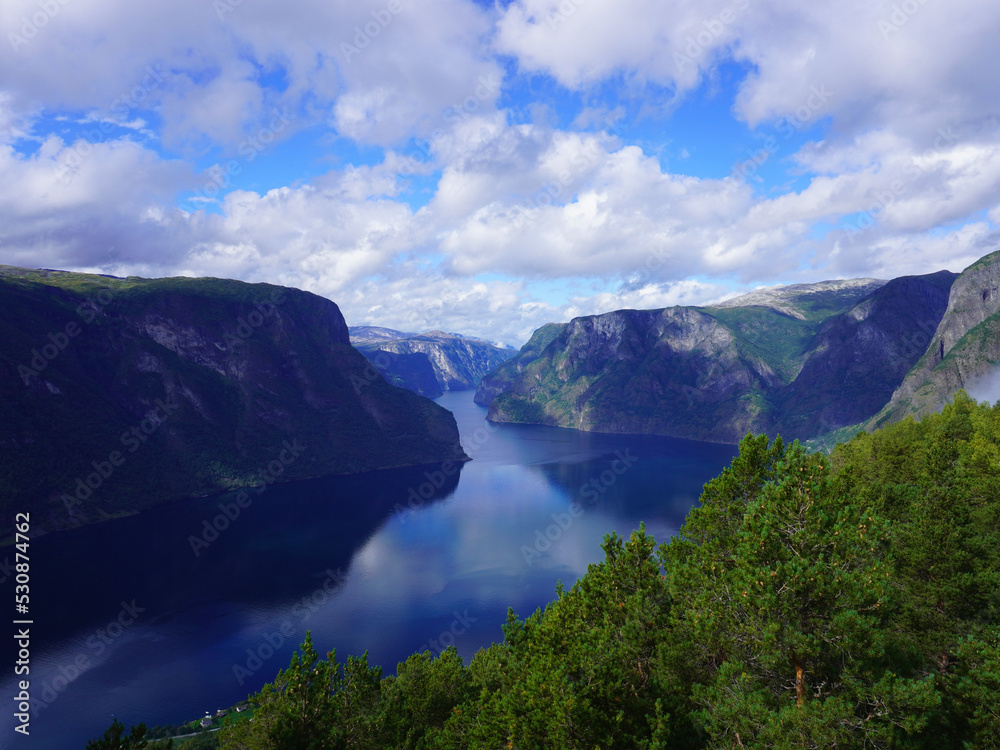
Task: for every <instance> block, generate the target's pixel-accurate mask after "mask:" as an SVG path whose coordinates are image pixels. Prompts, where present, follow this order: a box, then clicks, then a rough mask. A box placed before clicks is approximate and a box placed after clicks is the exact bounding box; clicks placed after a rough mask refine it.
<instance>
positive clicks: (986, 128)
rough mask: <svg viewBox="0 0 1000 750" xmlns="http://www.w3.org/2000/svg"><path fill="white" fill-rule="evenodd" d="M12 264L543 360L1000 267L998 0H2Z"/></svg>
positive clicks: (2, 148)
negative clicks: (258, 292) (301, 295)
mask: <svg viewBox="0 0 1000 750" xmlns="http://www.w3.org/2000/svg"><path fill="white" fill-rule="evenodd" d="M0 31H2V34H3V39H0V169H2V172H3V176H4V179H3V181H2V183H3V184H2V186H0V262H2V263H8V264H14V265H26V266H44V267H50V268H65V269H69V270H86V271H96V272H101V273H113V274H117V275H129V274H134V275H143V276H167V275H213V276H224V277H231V278H239V279H245V280H248V281H268V282H272V283H279V284H288V285H292V286H297V287H301V288H305V289H309V290H311V291H314V292H316V293H318V294H322V295H324V296H327V297H329V298H330V299H332V300H334V301H336V302H337V303H338V304H339V305H340V306H341V308H342V310H343V311H344V314H345V316H346V318H347V320H348V322H349V323H350V324H352V325H364V324H369V325H384V326H389V327H395V328H402V329H405V330H428V329H433V328H439V329H444V330H451V331H462V332H465V333H468V334H470V335H476V336H482V337H485V338H489V339H494V340H497V341H502V342H505V343H511V344H514V345H520V344H521V343H523V342H524V341H525V340H526V339H527V337H528V336H529V335H530V333H531V331H532V330H534V329H535V328H536V327H538V326H540V325H542V324H544V323H546V322H550V321H563V320H568V319H570V318H572V317H574V316H576V315H584V314H592V313H598V312H604V311H607V310H612V309H618V308H623V307H632V308H658V307H664V306H667V305H673V304H710V303H712V302H713V301H718V300H719V299H722V298H725V297H728V296H733V295H735V294H737V293H741V292H744V291H747V290H749V289H752V288H755V287H758V286H766V285H774V284H784V283H795V282H801V281H819V280H823V279H831V278H857V277H879V278H889V277H893V276H898V275H903V274H911V273H929V272H933V271H936V270H940V269H942V268H949V269H951V270H956V271H957V270H961V269H962V268H964V267H965V266H966V265H968V264H969V263H971V262H972V261H973V260H975V259H976V258H978V257H980V256H982V255H984V254H986V253H987V252H991V251H992V250H995V249H997V243H996V221H997V219H998V217H1000V207H998V203H1000V129H998V125H997V123H998V122H1000V120H998V117H997V114H998V113H997V102H998V101H1000V97H998V96H997V94H998V91H997V88H998V84H997V82H996V80H995V76H994V75H993V74H992V73H991V71H994V70H996V68H997V62H998V60H997V59H996V58H997V57H998V56H1000V53H998V51H997V49H996V45H995V43H994V40H995V39H996V38H998V37H1000V11H997V10H996V8H995V6H994V5H992V4H990V3H989V2H986V1H985V0H959V1H958V2H955V3H951V4H949V5H947V6H945V5H943V4H935V3H933V2H931V0H907V2H906V3H898V2H881V1H879V2H871V1H870V0H865V1H864V2H862V1H861V0H852V1H846V2H839V3H835V4H827V5H822V6H817V7H806V6H803V5H802V4H801V3H798V2H795V1H794V0H710V1H708V2H704V1H702V0H668V1H666V2H664V1H662V0H655V1H654V0H511V1H510V2H502V3H496V4H494V3H488V2H483V1H482V0H480V1H478V2H471V0H423V1H422V2H420V3H416V2H414V0H371V1H369V0H353V1H352V2H347V1H346V0H333V1H331V0H296V1H295V2H291V3H286V4H282V5H281V6H280V7H277V6H275V5H273V4H265V3H261V2H259V1H258V2H254V1H253V0H242V1H238V0H213V2H205V1H204V0H175V1H174V2H169V3H168V2H165V1H163V0H153V1H152V2H149V3H145V4H142V5H139V6H137V5H135V4H133V3H126V2H124V0H65V1H62V0H60V1H59V2H54V3H49V4H46V3H37V2H34V1H33V0H8V1H7V2H5V3H4V4H3V5H2V7H0Z"/></svg>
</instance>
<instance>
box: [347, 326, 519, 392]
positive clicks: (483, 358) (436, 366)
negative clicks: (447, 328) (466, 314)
mask: <svg viewBox="0 0 1000 750" xmlns="http://www.w3.org/2000/svg"><path fill="white" fill-rule="evenodd" d="M351 341H352V342H353V343H354V345H355V346H356V347H358V349H360V350H361V351H362V352H364V353H365V355H366V356H367V357H368V358H369V359H371V360H372V361H373V362H376V364H378V361H377V360H378V357H377V353H378V352H388V353H390V354H394V355H414V354H417V355H423V356H426V357H427V359H428V360H429V362H430V365H431V367H432V368H433V370H434V376H435V378H436V380H437V383H438V387H439V388H440V391H441V392H442V393H443V392H444V391H462V390H469V389H472V388H476V387H477V386H478V385H479V382H480V381H481V380H482V378H483V376H484V375H486V374H487V373H488V372H490V371H491V370H493V369H494V368H496V367H497V366H499V365H500V364H502V363H503V362H506V361H507V360H508V359H510V358H511V357H512V356H514V354H515V351H514V350H513V349H504V348H501V347H498V346H495V345H493V344H490V343H489V342H486V341H482V340H480V339H474V338H468V337H466V336H460V335H457V334H454V333H445V332H444V331H428V332H427V333H420V334H416V333H405V332H403V331H394V330H392V329H389V328H379V327H376V326H362V327H358V328H352V329H351ZM382 360H383V363H384V364H383V365H382V366H380V369H381V370H382V372H383V374H385V375H386V376H387V377H388V379H389V380H391V381H395V382H398V383H399V384H400V385H402V386H403V387H405V388H410V389H411V390H414V391H417V392H420V391H421V390H426V389H427V388H426V385H424V384H422V383H421V382H420V380H419V379H417V380H414V376H413V374H412V372H410V371H404V370H402V369H400V368H399V367H398V366H397V365H398V364H402V361H399V360H396V359H394V358H382ZM409 364H411V363H407V365H409ZM438 395H440V394H438Z"/></svg>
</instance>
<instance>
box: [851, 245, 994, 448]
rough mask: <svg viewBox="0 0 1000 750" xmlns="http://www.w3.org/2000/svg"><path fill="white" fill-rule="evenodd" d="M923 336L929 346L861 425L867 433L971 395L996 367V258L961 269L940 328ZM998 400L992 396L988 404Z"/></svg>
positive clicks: (992, 257)
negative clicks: (964, 393) (962, 391)
mask: <svg viewBox="0 0 1000 750" xmlns="http://www.w3.org/2000/svg"><path fill="white" fill-rule="evenodd" d="M930 322H931V321H927V326H926V327H925V330H926V331H927V335H925V336H924V340H927V339H929V344H928V345H927V346H926V347H922V349H924V351H923V352H922V354H923V356H922V357H921V358H920V361H919V362H917V364H916V366H915V367H914V368H913V369H912V370H911V371H910V372H909V373H908V374H907V376H906V378H905V379H904V380H903V382H902V383H901V384H900V386H899V388H898V389H896V391H895V392H894V393H893V394H892V398H891V400H890V401H889V402H888V403H887V404H886V405H885V408H884V409H882V410H881V411H880V412H879V413H878V414H877V415H876V416H875V417H873V418H872V419H871V420H869V421H868V422H866V423H865V424H863V425H861V427H863V428H865V429H866V430H868V431H871V430H872V429H874V428H876V427H878V426H880V425H883V424H888V423H891V422H896V421H898V420H900V419H903V418H904V417H907V416H910V415H912V416H915V417H923V416H925V415H927V414H931V413H933V412H936V411H939V410H940V408H941V406H942V405H943V404H944V403H946V402H948V401H949V400H951V397H952V396H953V395H954V394H955V392H956V391H958V390H959V389H965V390H967V391H969V392H970V393H972V394H973V395H976V393H977V390H978V389H979V388H980V387H981V386H983V385H986V384H988V382H989V381H990V380H991V379H992V378H994V377H995V375H996V373H997V371H998V367H997V365H998V363H1000V252H995V253H991V254H990V255H987V256H985V257H984V258H981V259H980V260H978V261H977V262H976V263H973V264H972V265H971V266H969V267H968V268H967V269H965V270H964V271H963V272H962V273H961V275H960V276H959V277H958V279H956V281H955V283H954V285H953V286H952V287H951V294H950V296H949V298H948V305H947V309H946V310H945V313H944V315H943V317H942V318H941V320H940V322H939V323H938V324H937V325H935V326H933V327H932V326H931V325H930ZM996 398H997V397H996V396H995V395H994V396H993V399H994V400H995V399H996Z"/></svg>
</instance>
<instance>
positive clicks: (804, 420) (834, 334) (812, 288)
mask: <svg viewBox="0 0 1000 750" xmlns="http://www.w3.org/2000/svg"><path fill="white" fill-rule="evenodd" d="M954 279H955V274H951V273H948V272H939V273H936V274H931V275H928V276H914V277H904V278H900V279H895V280H893V281H890V282H886V281H882V280H877V279H856V280H847V281H827V282H820V283H818V284H798V285H794V286H791V287H781V288H774V289H766V290H758V291H756V292H753V293H751V294H749V295H745V296H744V297H740V298H737V299H734V300H729V301H727V302H725V303H723V304H720V305H717V306H714V307H701V308H692V307H672V308H666V309H663V310H618V311H615V312H610V313H605V314H602V315H594V316H586V317H581V318H576V319H574V320H572V321H571V322H569V323H567V324H563V325H551V326H546V327H545V328H543V329H539V331H537V332H536V334H535V335H534V336H533V337H532V339H531V341H529V342H528V344H526V345H525V347H524V348H523V349H522V351H521V352H520V353H519V354H518V355H517V356H516V357H514V358H513V359H511V360H510V361H508V362H507V363H505V364H504V365H502V366H501V367H500V368H498V369H497V370H496V371H495V372H494V373H491V374H490V375H489V376H487V377H486V378H484V379H483V381H482V383H481V384H480V387H479V390H478V392H477V397H476V398H477V401H478V402H479V403H483V404H489V419H491V420H494V421H498V422H526V423H537V424H550V425H556V426H561V427H573V428H576V429H582V430H592V431H598V432H621V433H646V434H659V435H670V436H674V437H684V438H691V439H697V440H706V441H714V442H726V443H736V442H738V441H739V440H740V438H742V437H743V435H745V434H746V433H747V432H748V431H749V432H769V433H771V434H774V433H776V432H780V433H781V434H782V435H784V436H785V437H788V438H809V437H812V436H814V435H817V434H822V433H827V432H830V431H832V430H836V429H838V428H840V427H843V426H845V425H850V424H855V423H857V422H858V421H860V420H863V419H867V418H869V417H871V416H872V415H874V414H875V413H877V412H878V411H879V409H881V408H882V407H883V406H884V405H885V403H886V402H887V401H888V400H889V398H890V396H891V395H892V393H893V392H894V390H895V389H896V388H897V387H898V386H899V385H900V384H901V383H902V381H903V379H904V377H905V376H906V374H907V372H909V370H910V369H911V368H912V367H913V365H914V364H916V362H917V360H918V359H919V358H920V356H921V355H922V354H923V351H924V347H925V346H926V343H927V341H928V339H929V333H928V332H927V331H928V330H930V331H933V330H934V329H935V328H936V327H937V324H938V321H940V320H941V317H942V315H943V314H944V312H945V307H946V305H947V302H948V295H949V289H950V287H951V284H952V282H953V281H954ZM921 337H923V338H921Z"/></svg>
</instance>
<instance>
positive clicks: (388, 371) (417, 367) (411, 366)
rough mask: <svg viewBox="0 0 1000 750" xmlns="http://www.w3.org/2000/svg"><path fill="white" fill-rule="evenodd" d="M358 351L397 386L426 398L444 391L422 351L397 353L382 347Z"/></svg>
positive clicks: (434, 396)
mask: <svg viewBox="0 0 1000 750" xmlns="http://www.w3.org/2000/svg"><path fill="white" fill-rule="evenodd" d="M359 351H361V353H362V354H364V355H365V357H366V358H367V359H368V361H369V362H371V363H372V364H373V365H375V367H376V368H377V369H378V371H379V372H380V373H381V374H382V377H383V378H385V379H386V380H387V381H388V382H390V383H392V384H393V385H394V386H397V387H398V388H406V389H407V390H409V391H413V392H414V393H419V394H420V395H421V396H426V397H427V398H437V397H438V396H440V395H442V394H443V393H444V388H442V387H441V384H440V383H439V382H438V376H437V372H436V371H435V370H434V365H432V364H431V358H430V357H428V356H427V355H426V354H425V353H424V352H413V353H412V354H397V353H396V352H387V351H384V350H382V349H368V350H364V349H361V350H359Z"/></svg>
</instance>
